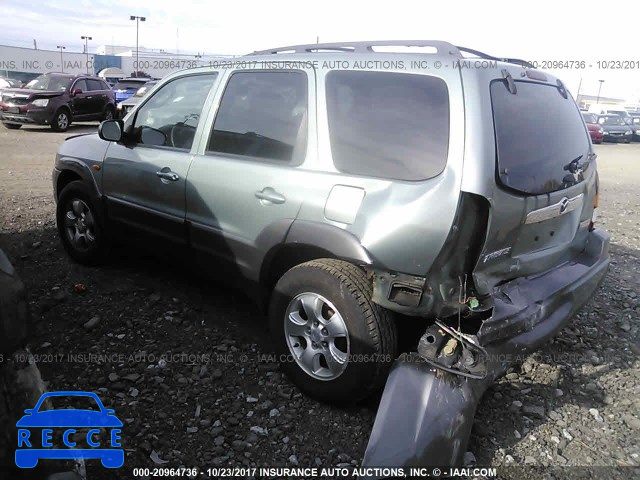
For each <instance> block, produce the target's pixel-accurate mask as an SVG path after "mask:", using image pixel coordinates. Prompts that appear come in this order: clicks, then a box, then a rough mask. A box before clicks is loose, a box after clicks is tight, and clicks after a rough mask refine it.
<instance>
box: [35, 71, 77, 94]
mask: <svg viewBox="0 0 640 480" xmlns="http://www.w3.org/2000/svg"><path fill="white" fill-rule="evenodd" d="M70 84H71V78H69V77H60V76H49V75H40V76H39V77H38V78H36V79H34V80H31V81H30V82H29V84H28V87H29V88H31V89H32V90H49V91H61V92H64V91H65V90H66V89H67V88H68V87H69V85H70Z"/></svg>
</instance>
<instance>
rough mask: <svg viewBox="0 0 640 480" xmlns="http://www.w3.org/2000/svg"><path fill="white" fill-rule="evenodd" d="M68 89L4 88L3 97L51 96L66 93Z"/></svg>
mask: <svg viewBox="0 0 640 480" xmlns="http://www.w3.org/2000/svg"><path fill="white" fill-rule="evenodd" d="M65 93H66V91H60V90H31V89H29V88H5V89H4V90H2V99H3V100H4V99H5V97H14V98H35V97H37V98H51V97H58V96H60V95H64V94H65Z"/></svg>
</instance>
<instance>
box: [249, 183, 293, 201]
mask: <svg viewBox="0 0 640 480" xmlns="http://www.w3.org/2000/svg"><path fill="white" fill-rule="evenodd" d="M255 195H256V198H259V199H260V200H262V201H264V202H269V203H276V204H280V203H284V202H286V201H287V199H286V198H285V196H284V195H282V194H281V193H278V192H276V191H275V190H274V189H273V188H271V187H265V188H263V189H262V190H261V191H258V192H256V193H255Z"/></svg>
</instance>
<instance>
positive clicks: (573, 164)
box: [563, 155, 583, 173]
mask: <svg viewBox="0 0 640 480" xmlns="http://www.w3.org/2000/svg"><path fill="white" fill-rule="evenodd" d="M582 157H583V155H580V156H579V157H576V158H574V159H573V160H571V161H570V162H569V163H567V164H566V165H565V166H564V167H563V168H564V170H565V171H567V172H571V173H577V171H578V170H580V169H581V168H582V167H583V165H582V164H581V163H580V160H581V159H582Z"/></svg>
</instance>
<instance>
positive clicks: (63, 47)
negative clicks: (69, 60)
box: [56, 45, 67, 73]
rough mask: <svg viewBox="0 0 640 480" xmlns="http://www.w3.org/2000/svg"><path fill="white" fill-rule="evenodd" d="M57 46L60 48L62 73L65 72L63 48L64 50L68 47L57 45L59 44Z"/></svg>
mask: <svg viewBox="0 0 640 480" xmlns="http://www.w3.org/2000/svg"><path fill="white" fill-rule="evenodd" d="M56 48H59V49H60V71H61V72H62V73H64V60H63V58H62V50H64V49H65V48H67V47H65V46H63V45H57V46H56Z"/></svg>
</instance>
